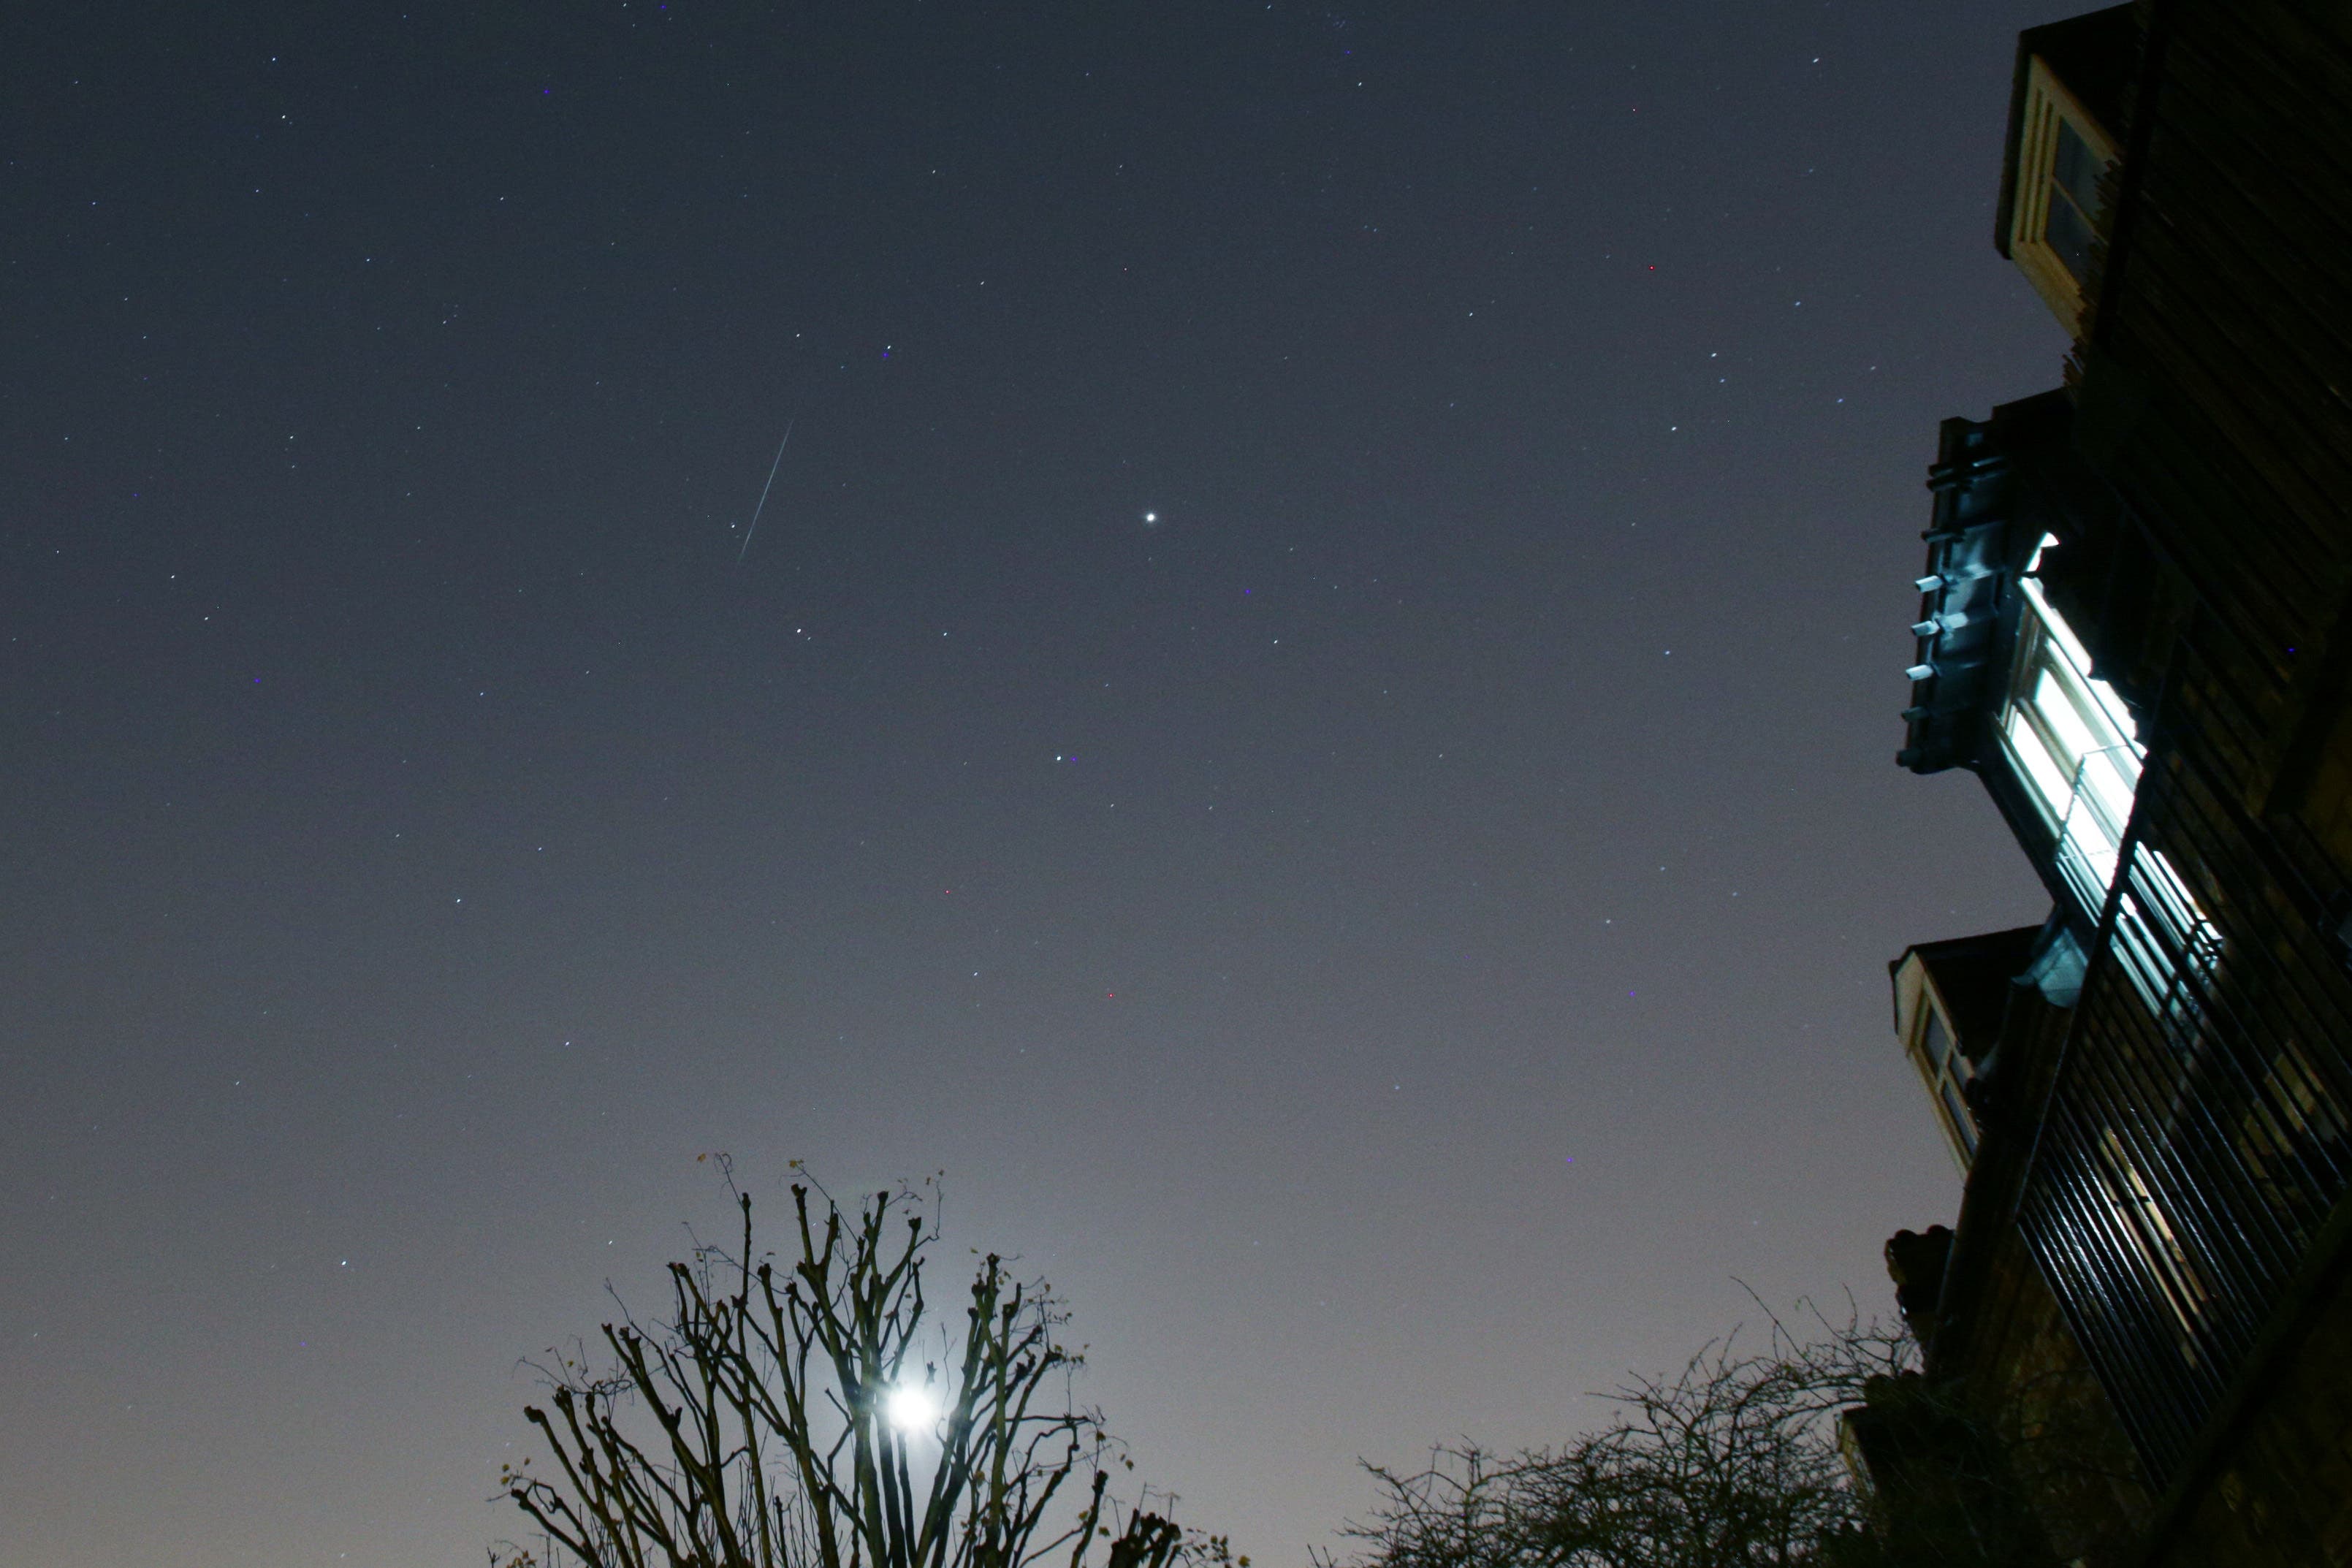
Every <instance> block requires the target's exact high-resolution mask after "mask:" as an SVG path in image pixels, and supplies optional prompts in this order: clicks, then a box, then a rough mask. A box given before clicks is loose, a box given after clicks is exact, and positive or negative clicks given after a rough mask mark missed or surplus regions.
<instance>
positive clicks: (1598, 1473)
mask: <svg viewBox="0 0 2352 1568" xmlns="http://www.w3.org/2000/svg"><path fill="white" fill-rule="evenodd" d="M1814 1319H1815V1325H1816V1327H1815V1329H1814V1330H1813V1331H1809V1332H1807V1333H1805V1334H1803V1335H1800V1334H1799V1333H1797V1332H1796V1331H1792V1330H1791V1329H1790V1327H1789V1326H1788V1325H1786V1324H1785V1323H1784V1322H1782V1321H1780V1319H1779V1318H1777V1317H1775V1318H1772V1319H1771V1330H1770V1334H1769V1341H1768V1342H1766V1343H1765V1344H1763V1345H1762V1346H1760V1347H1759V1348H1758V1349H1756V1350H1753V1351H1744V1350H1742V1349H1741V1348H1740V1346H1739V1343H1738V1334H1737V1333H1736V1332H1735V1333H1734V1334H1733V1335H1732V1336H1731V1337H1729V1338H1727V1339H1724V1340H1720V1341H1717V1342H1714V1343H1711V1344H1709V1345H1707V1346H1706V1347H1705V1348H1704V1349H1702V1350H1701V1351H1700V1352H1698V1353H1697V1354H1696V1355H1694V1356H1692V1357H1691V1359H1690V1360H1689V1362H1688V1363H1685V1366H1684V1367H1683V1368H1682V1370H1681V1371H1680V1372H1679V1373H1676V1374H1675V1375H1674V1376H1672V1377H1668V1378H1646V1377H1637V1378H1635V1379H1633V1381H1631V1382H1629V1383H1627V1384H1624V1385H1622V1386H1621V1387H1620V1388H1618V1389H1617V1390H1616V1391H1615V1392H1614V1393H1613V1394H1611V1395H1609V1397H1610V1398H1611V1399H1612V1401H1613V1402H1614V1403H1615V1405H1616V1406H1617V1409H1616V1413H1615V1415H1614V1418H1613V1419H1612V1421H1611V1422H1610V1424H1609V1425H1608V1426H1605V1427H1603V1428H1602V1429H1601V1430H1599V1431H1596V1432H1591V1433H1588V1434H1586V1435H1584V1436H1580V1437H1578V1438H1576V1439H1574V1440H1573V1441H1571V1442H1570V1443H1569V1444H1568V1445H1567V1446H1565V1447H1560V1448H1557V1449H1549V1448H1546V1449H1533V1450H1528V1451H1525V1452H1521V1453H1518V1454H1515V1455H1507V1456H1505V1455H1496V1454H1495V1453H1492V1452H1489V1451H1487V1450H1486V1449H1483V1448H1480V1447H1477V1446H1476V1445H1475V1444H1471V1443H1468V1442H1465V1443H1462V1444H1460V1445H1455V1446H1449V1447H1441V1448H1439V1449H1438V1450H1436V1451H1435V1452H1434V1453H1433V1455H1432V1456H1431V1460H1430V1463H1429V1465H1428V1466H1427V1467H1426V1468H1423V1469H1422V1470H1421V1471H1419V1472H1417V1473H1413V1474H1404V1473H1400V1472H1398V1471H1394V1470H1391V1469H1387V1468H1381V1467H1379V1466H1374V1465H1370V1464H1367V1465H1366V1467H1365V1468H1367V1469H1368V1470H1369V1471H1370V1474H1371V1475H1372V1477H1373V1479H1375V1481H1376V1482H1377V1483H1378V1485H1379V1488H1380V1498H1381V1500H1380V1502H1379V1504H1378V1506H1377V1507H1376V1508H1375V1509H1374V1510H1373V1511H1372V1513H1371V1516H1370V1519H1369V1520H1366V1521H1357V1522H1352V1523H1350V1524H1349V1525H1347V1526H1345V1527H1343V1531H1342V1533H1343V1534H1344V1535H1346V1536H1348V1537H1349V1538H1351V1539H1352V1540H1353V1541H1354V1542H1357V1543H1358V1544H1357V1548H1356V1550H1355V1551H1354V1552H1352V1553H1351V1554H1350V1555H1349V1558H1348V1559H1347V1560H1346V1562H1345V1563H1344V1564H1343V1563H1334V1562H1333V1561H1332V1560H1330V1559H1329V1558H1328V1557H1327V1558H1326V1559H1325V1560H1324V1561H1323V1563H1322V1564H1321V1565H1320V1568H1829V1565H1832V1564H1837V1565H1844V1564H1868V1563H1889V1562H1894V1561H1897V1560H1905V1559H1903V1558H1902V1553H1903V1552H1906V1551H1907V1550H1908V1546H1909V1543H1910V1542H1912V1541H1914V1540H1916V1532H1913V1534H1912V1535H1910V1536H1903V1535H1901V1534H1900V1532H1897V1531H1889V1530H1887V1529H1886V1528H1885V1522H1886V1521H1885V1515H1884V1512H1883V1510H1881V1509H1880V1508H1879V1506H1878V1500H1874V1498H1872V1497H1871V1496H1870V1495H1869V1494H1868V1493H1867V1492H1866V1491H1864V1489H1861V1488H1860V1487H1859V1486H1858V1485H1857V1484H1856V1481H1855V1479H1854V1477H1853V1474H1852V1473H1851V1472H1850V1470H1849V1469H1848V1468H1847V1465H1846V1463H1845V1460H1844V1457H1843V1453H1842V1451H1841V1447H1840V1442H1839V1434H1840V1426H1839V1416H1840V1413H1841V1412H1842V1411H1843V1410H1846V1409H1848V1408H1850V1407H1853V1406H1855V1405H1862V1404H1863V1403H1864V1400H1865V1397H1866V1396H1868V1395H1869V1394H1879V1395H1881V1397H1884V1395H1885V1390H1887V1389H1889V1388H1894V1387H1900V1388H1904V1389H1906V1390H1917V1389H1920V1388H1922V1387H1923V1386H1924V1385H1923V1384H1921V1383H1920V1380H1919V1379H1918V1378H1917V1377H1916V1375H1914V1373H1915V1369H1916V1363H1917V1358H1916V1352H1915V1351H1914V1348H1913V1346H1912V1344H1911V1342H1910V1340H1909V1338H1908V1336H1907V1335H1906V1333H1905V1332H1904V1331H1902V1330H1900V1329H1897V1328H1890V1327H1886V1326H1883V1325H1880V1324H1876V1323H1868V1322H1864V1321H1861V1320H1860V1318H1859V1315H1858V1314H1855V1313H1853V1312H1852V1311H1851V1310H1850V1311H1849V1314H1848V1317H1847V1320H1846V1321H1844V1322H1843V1323H1842V1324H1841V1323H1835V1322H1832V1321H1829V1320H1827V1319H1826V1318H1823V1317H1822V1315H1821V1314H1819V1313H1818V1312H1816V1313H1814ZM1932 1560H1936V1561H1942V1562H1949V1563H1973V1562H1977V1561H1980V1560H1985V1559H1983V1558H1982V1556H1981V1553H1980V1552H1974V1551H1970V1552H1966V1553H1964V1554H1960V1555H1950V1556H1938V1557H1935V1558H1933V1559H1932ZM2000 1560H2001V1561H2008V1559H2006V1558H2003V1559H2000Z"/></svg>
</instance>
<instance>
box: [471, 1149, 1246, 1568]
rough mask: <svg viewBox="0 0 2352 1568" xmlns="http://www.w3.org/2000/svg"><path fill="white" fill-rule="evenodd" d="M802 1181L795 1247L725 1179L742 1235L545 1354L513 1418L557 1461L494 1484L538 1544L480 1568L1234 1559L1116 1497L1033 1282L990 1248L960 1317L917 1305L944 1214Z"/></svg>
mask: <svg viewBox="0 0 2352 1568" xmlns="http://www.w3.org/2000/svg"><path fill="white" fill-rule="evenodd" d="M722 1169H724V1164H723V1163H722ZM926 1185H929V1184H926ZM731 1186H732V1178H731V1173H730V1188H731ZM792 1195H793V1206H794V1209H795V1211H796V1215H797V1220H798V1224H797V1226H796V1235H795V1237H794V1238H793V1239H794V1240H795V1241H796V1242H797V1247H795V1248H794V1249H793V1250H795V1251H796V1252H797V1257H796V1258H792V1259H791V1260H790V1261H789V1262H786V1263H783V1264H782V1266H781V1267H780V1265H779V1262H778V1260H777V1258H776V1255H774V1254H772V1253H766V1254H762V1253H759V1252H757V1251H756V1250H755V1240H754V1236H753V1229H752V1223H751V1198H750V1196H749V1195H748V1194H743V1193H741V1192H740V1191H739V1192H736V1194H735V1196H736V1201H737V1205H738V1207H739V1210H740V1217H741V1231H740V1245H739V1247H738V1248H737V1249H735V1250H733V1251H731V1252H730V1251H729V1250H728V1249H724V1248H719V1247H704V1246H699V1245H698V1246H697V1247H695V1249H694V1253H693V1258H692V1260H691V1261H690V1262H677V1263H672V1264H671V1265H670V1266H669V1269H668V1284H669V1292H670V1300H669V1306H668V1310H667V1312H666V1313H664V1314H663V1315H662V1316H661V1317H660V1318H659V1319H658V1320H657V1321H654V1322H652V1323H650V1324H647V1323H641V1322H639V1321H636V1320H635V1319H634V1318H631V1317H628V1316H624V1317H623V1319H622V1321H619V1322H616V1323H607V1324H605V1325H604V1327H603V1329H602V1331H601V1337H602V1341H603V1347H604V1351H606V1352H609V1353H610V1358H611V1359H610V1361H609V1363H606V1364H605V1365H604V1368H603V1370H600V1371H592V1370H590V1366H589V1363H590V1360H591V1353H592V1352H588V1351H587V1350H586V1349H585V1347H584V1346H583V1347H582V1348H581V1349H580V1350H579V1351H578V1352H575V1353H574V1354H573V1355H572V1356H560V1355H559V1356H555V1357H554V1358H553V1359H552V1360H551V1362H550V1363H547V1364H545V1365H542V1366H541V1367H540V1371H541V1373H542V1375H543V1377H544V1379H545V1381H546V1383H547V1385H548V1389H549V1397H548V1400H547V1403H546V1405H544V1406H541V1405H532V1406H530V1407H527V1408H526V1409H525V1411H524V1416H525V1418H526V1419H527V1420H529V1421H530V1424H531V1425H532V1426H535V1427H537V1428H538V1429H539V1432H540V1434H541V1436H542V1438H543V1439H544V1440H545V1443H546V1445H547V1447H549V1449H550V1450H551V1455H550V1456H549V1457H550V1458H551V1461H552V1468H551V1469H548V1470H546V1471H534V1470H533V1469H532V1468H530V1461H529V1460H526V1461H524V1463H523V1464H522V1465H521V1466H518V1467H512V1468H506V1469H504V1470H502V1471H501V1473H500V1476H499V1481H500V1485H501V1487H502V1488H503V1489H504V1491H505V1493H506V1495H507V1496H508V1497H509V1498H510V1499H511V1500H513V1501H514V1503H515V1504H516V1505H517V1506H518V1507H519V1508H520V1510H522V1511H523V1512H524V1513H525V1514H526V1515H528V1516H529V1517H530V1520H531V1521H533V1522H534V1523H535V1524H536V1525H537V1526H538V1528H539V1531H541V1542H540V1545H539V1547H538V1549H537V1551H532V1550H528V1549H525V1548H522V1547H519V1546H515V1545H512V1544H510V1543H509V1544H508V1545H506V1546H503V1547H501V1548H500V1549H499V1550H497V1551H494V1552H492V1561H493V1563H497V1564H501V1565H503V1568H555V1565H556V1564H557V1563H561V1562H562V1561H565V1560H567V1559H568V1560H570V1561H573V1562H576V1563H580V1564H583V1565H585V1568H1026V1565H1027V1564H1031V1563H1038V1562H1040V1561H1041V1560H1043V1559H1045V1558H1047V1557H1049V1556H1051V1557H1054V1558H1055V1559H1056V1560H1057V1562H1058V1561H1065V1560H1066V1563H1067V1564H1068V1568H1087V1559H1088V1555H1089V1553H1090V1552H1091V1551H1093V1550H1094V1549H1096V1548H1097V1546H1098V1545H1099V1546H1103V1547H1105V1548H1106V1549H1107V1558H1108V1568H1171V1564H1173V1563H1177V1562H1178V1561H1179V1560H1180V1559H1191V1560H1195V1561H1198V1562H1200V1563H1204V1564H1218V1565H1222V1564H1226V1563H1236V1562H1237V1563H1242V1564H1245V1563H1246V1561H1247V1560H1246V1559H1239V1560H1234V1559H1233V1558H1231V1556H1230V1554H1229V1552H1227V1549H1226V1546H1225V1542H1223V1539H1222V1538H1217V1537H1204V1536H1200V1535H1197V1534H1192V1535H1188V1534H1187V1533H1186V1532H1184V1531H1181V1530H1180V1529H1179V1528H1178V1527H1177V1526H1176V1525H1175V1524H1174V1523H1173V1522H1172V1521H1171V1520H1170V1519H1168V1518H1167V1517H1165V1516H1164V1515H1163V1514H1161V1513H1156V1512H1151V1511H1148V1510H1146V1509H1144V1508H1143V1507H1142V1506H1141V1505H1140V1504H1138V1505H1137V1506H1136V1507H1133V1508H1131V1509H1122V1508H1121V1507H1120V1505H1119V1504H1118V1502H1117V1501H1116V1500H1114V1498H1113V1496H1112V1494H1111V1493H1110V1491H1109V1489H1108V1482H1109V1479H1110V1476H1111V1472H1112V1469H1113V1468H1115V1467H1120V1468H1128V1469H1131V1468H1132V1465H1131V1464H1129V1462H1128V1461H1127V1460H1126V1459H1125V1458H1123V1456H1122V1455H1121V1454H1120V1452H1119V1450H1118V1445H1117V1444H1116V1443H1115V1442H1114V1441H1113V1440H1112V1438H1111V1437H1110V1436H1109V1435H1108V1433H1107V1432H1106V1431H1105V1430H1104V1427H1103V1423H1102V1417H1101V1415H1100V1414H1099V1413H1098V1412H1096V1411H1092V1410H1088V1409H1083V1408H1080V1407H1079V1406H1078V1405H1076V1404H1075V1403H1074V1402H1073V1389H1072V1386H1071V1379H1070V1374H1071V1373H1073V1372H1074V1371H1075V1370H1076V1367H1077V1366H1078V1365H1079V1363H1080V1357H1079V1355H1078V1353H1077V1352H1073V1351H1071V1350H1069V1349H1067V1348H1066V1346H1065V1345H1064V1344H1063V1343H1062V1342H1061V1337H1060V1336H1061V1331H1062V1329H1063V1327H1064V1325H1065V1324H1066V1321H1067V1314H1066V1312H1065V1310H1063V1309H1062V1307H1061V1305H1060V1303H1059V1302H1058V1301H1057V1300H1055V1298H1054V1297H1053V1296H1052V1295H1051V1294H1050V1292H1048V1291H1047V1290H1046V1289H1045V1288H1044V1287H1042V1286H1039V1285H1024V1284H1021V1283H1017V1282H1015V1281H1014V1280H1013V1279H1012V1278H1011V1277H1010V1275H1009V1274H1008V1272H1007V1270H1006V1268H1005V1266H1004V1262H1003V1259H1002V1258H999V1257H997V1256H995V1255H993V1254H991V1255H989V1256H988V1257H986V1258H983V1259H982V1261H981V1262H980V1264H979V1266H978V1268H977V1269H976V1271H975V1273H974V1276H973V1279H972V1281H971V1291H970V1300H969V1301H968V1303H967V1304H966V1305H965V1308H964V1311H963V1314H962V1318H963V1321H962V1323H961V1330H960V1331H957V1330H955V1329H953V1328H951V1327H950V1326H949V1325H946V1324H940V1323H937V1322H935V1321H932V1320H931V1319H930V1317H929V1300H928V1298H927V1296H926V1294H925V1289H924V1267H925V1262H926V1258H927V1254H928V1253H929V1251H930V1250H931V1248H932V1247H934V1246H935V1245H936V1243H937V1242H938V1239H939V1231H938V1224H937V1217H936V1207H935V1205H926V1204H925V1203H924V1201H923V1200H922V1199H921V1198H920V1197H919V1195H918V1194H914V1193H912V1192H909V1191H906V1190H901V1191H899V1192H897V1193H882V1194H875V1195H874V1196H872V1197H871V1198H869V1199H866V1200H865V1201H863V1202H862V1203H861V1204H860V1205H859V1206H858V1207H857V1209H856V1212H855V1213H854V1214H847V1215H845V1213H844V1212H843V1210H842V1209H841V1207H840V1205H837V1204H836V1203H835V1202H834V1201H833V1199H832V1198H831V1197H830V1195H829V1194H824V1193H823V1192H822V1190H821V1189H820V1190H818V1192H817V1193H816V1201H815V1202H814V1203H813V1202H812V1189H811V1186H810V1185H807V1184H794V1185H793V1188H792ZM1171 1501H1172V1500H1171ZM1057 1503H1058V1504H1059V1505H1060V1506H1059V1508H1058V1509H1057V1508H1056V1504H1057ZM1063 1553H1066V1554H1067V1555H1066V1559H1063V1557H1062V1554H1063Z"/></svg>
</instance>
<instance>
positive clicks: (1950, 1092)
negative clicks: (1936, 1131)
mask: <svg viewBox="0 0 2352 1568" xmlns="http://www.w3.org/2000/svg"><path fill="white" fill-rule="evenodd" d="M1943 1091H1944V1115H1945V1117H1946V1118H1947V1119H1948V1121H1950V1122H1951V1124H1952V1131H1955V1132H1957V1133H1958V1134H1959V1137H1960V1147H1961V1148H1963V1149H1965V1150H1967V1151H1968V1153H1969V1158H1970V1159H1972V1160H1973V1159H1974V1158H1976V1152H1977V1124H1976V1123H1975V1122H1974V1121H1970V1120H1969V1108H1968V1106H1967V1104H1966V1103H1965V1102H1963V1101H1962V1100H1961V1099H1960V1094H1959V1090H1958V1089H1954V1088H1953V1087H1952V1086H1951V1085H1950V1084H1945V1085H1944V1086H1943Z"/></svg>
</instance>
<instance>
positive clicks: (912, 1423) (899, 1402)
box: [882, 1383, 940, 1432]
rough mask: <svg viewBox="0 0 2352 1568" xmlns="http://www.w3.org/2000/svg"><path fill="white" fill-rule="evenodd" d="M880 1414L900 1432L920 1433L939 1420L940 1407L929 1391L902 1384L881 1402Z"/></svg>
mask: <svg viewBox="0 0 2352 1568" xmlns="http://www.w3.org/2000/svg"><path fill="white" fill-rule="evenodd" d="M882 1414H883V1415H885V1416H887V1418H888V1419H889V1422H890V1425H891V1426H896V1427H897V1428H898V1430H899V1431H901V1432H920V1431H923V1430H924V1429H926V1428H927V1427H929V1426H930V1425H931V1424H932V1423H933V1422H935V1421H937V1420H938V1419H939V1418H940V1407H939V1405H938V1403H937V1402H936V1401H935V1400H933V1399H932V1398H931V1394H930V1390H929V1389H927V1388H916V1387H913V1386H911V1385H909V1384H903V1383H902V1384H899V1385H898V1387H896V1388H894V1389H892V1390H891V1391H890V1395H889V1397H888V1398H887V1399H886V1400H884V1401H883V1402H882Z"/></svg>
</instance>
